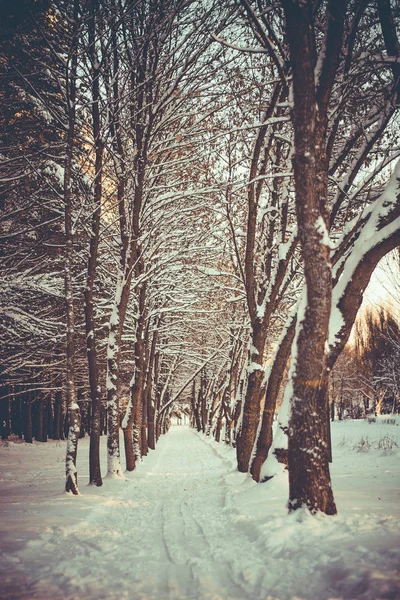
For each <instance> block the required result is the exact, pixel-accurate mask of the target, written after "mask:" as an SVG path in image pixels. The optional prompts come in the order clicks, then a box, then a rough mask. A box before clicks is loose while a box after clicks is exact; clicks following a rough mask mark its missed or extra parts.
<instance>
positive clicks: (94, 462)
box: [85, 0, 104, 486]
mask: <svg viewBox="0 0 400 600" xmlns="http://www.w3.org/2000/svg"><path fill="white" fill-rule="evenodd" d="M90 13H91V14H90V19H89V56H90V62H91V84H92V104H91V106H92V129H93V138H94V145H95V172H94V194H93V205H94V210H93V211H92V231H91V236H90V248H89V260H88V268H87V276H86V287H85V326H86V350H87V359H88V370H89V385H90V400H91V427H90V446H89V484H92V485H96V486H101V485H102V484H103V481H102V478H101V469H100V407H101V399H100V387H99V381H98V367H97V349H96V337H95V335H96V334H95V330H96V327H95V318H94V306H93V295H94V281H95V276H96V269H97V255H98V247H99V238H100V215H101V197H102V186H103V152H104V143H103V140H102V139H101V129H100V107H99V100H100V85H99V76H100V62H99V61H98V59H97V54H96V45H95V44H96V2H95V1H94V0H92V1H91V3H90Z"/></svg>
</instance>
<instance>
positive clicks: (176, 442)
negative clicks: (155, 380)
mask: <svg viewBox="0 0 400 600" xmlns="http://www.w3.org/2000/svg"><path fill="white" fill-rule="evenodd" d="M397 423H399V421H397ZM397 423H395V424H390V423H389V424H384V423H382V421H379V420H378V422H377V423H372V424H368V423H366V422H364V421H358V422H357V421H345V422H341V423H338V422H337V423H334V424H333V432H332V434H333V446H334V463H333V466H332V477H333V485H334V492H335V499H336V502H337V506H338V510H339V515H338V516H337V517H324V516H317V517H311V516H310V515H308V514H306V513H305V512H304V513H302V512H299V511H297V513H295V514H292V515H290V516H289V515H287V511H286V508H285V502H286V498H287V481H286V479H285V477H280V478H275V479H273V480H271V481H269V482H267V483H263V484H259V485H256V484H255V483H254V482H252V481H251V480H250V479H249V478H248V477H247V476H245V475H243V474H240V473H238V472H237V471H236V470H235V462H234V451H233V450H232V449H231V448H227V447H226V446H224V445H217V444H216V443H215V442H213V441H211V440H209V439H207V438H205V437H204V436H202V435H199V434H196V433H195V432H193V431H191V430H189V429H188V428H187V427H183V426H175V427H172V428H171V431H170V432H169V433H168V435H167V436H165V437H164V438H163V439H161V440H160V442H159V444H158V446H157V450H156V451H155V452H151V454H150V455H149V456H148V457H146V459H145V460H144V461H143V463H142V464H141V465H140V466H139V469H138V471H137V472H135V473H133V474H130V475H129V479H128V480H127V481H125V482H124V481H115V480H107V479H106V480H105V482H104V486H103V487H102V488H92V487H87V486H86V485H85V483H86V481H87V472H88V467H87V462H88V439H85V440H80V442H79V450H78V453H79V460H78V468H79V478H80V486H81V493H82V496H80V497H73V496H69V495H66V494H64V493H62V490H63V484H64V477H63V471H64V464H63V463H64V454H65V444H64V443H60V442H48V443H47V444H40V443H34V444H33V445H25V444H23V443H3V444H2V445H1V446H0V486H1V487H0V492H1V494H0V502H1V506H0V510H1V512H0V515H1V520H0V549H1V564H0V598H2V599H7V600H12V599H18V600H23V599H25V600H27V599H32V600H58V599H61V598H63V599H65V600H72V599H78V598H79V599H80V600H92V599H93V600H97V599H99V600H100V599H107V600H122V599H124V598H126V599H132V600H135V599H139V598H140V599H143V600H147V599H148V600H150V599H157V600H162V599H167V598H168V599H171V600H179V599H193V600H194V599H196V600H197V599H207V600H222V599H226V600H228V599H231V598H241V599H245V598H249V599H260V600H261V599H263V600H266V599H268V600H275V599H279V600H285V599H286V600H288V599H292V600H295V599H296V600H300V599H307V600H327V599H331V600H338V599H353V598H354V599H355V598H358V599H363V600H378V599H396V598H400V574H399V571H398V566H399V565H400V536H399V534H400V528H399V524H400V477H399V475H400V465H399V454H400V452H399V445H400V442H399V438H400V425H398V424H397ZM102 446H103V448H102V450H103V452H105V440H102ZM104 464H105V463H104Z"/></svg>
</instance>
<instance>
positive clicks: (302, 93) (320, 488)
mask: <svg viewBox="0 0 400 600" xmlns="http://www.w3.org/2000/svg"><path fill="white" fill-rule="evenodd" d="M346 4H347V3H346V0H330V1H329V2H328V7H327V25H326V26H327V39H326V55H325V57H324V60H323V64H322V66H321V70H320V74H319V80H318V81H317V85H316V75H315V56H316V47H315V38H314V29H313V18H314V16H313V6H312V4H311V3H307V4H295V3H293V2H292V0H283V7H284V11H285V17H286V30H287V35H288V41H289V48H290V56H291V63H292V72H293V90H294V108H293V125H294V140H295V155H294V161H293V165H294V179H295V191H296V214H297V224H298V233H299V237H300V243H301V250H302V256H303V265H304V279H305V290H304V292H303V294H304V295H303V303H302V307H301V308H300V309H299V315H298V319H297V330H296V354H295V356H294V357H292V361H293V365H292V370H291V372H292V386H293V391H292V394H291V412H290V420H289V431H288V435H289V439H288V463H289V508H290V510H296V509H298V508H301V507H303V506H305V507H307V508H308V509H309V510H310V511H311V512H316V511H321V512H325V513H326V514H335V513H336V506H335V502H334V499H333V493H332V487H331V479H330V474H329V463H328V455H327V451H326V443H327V440H326V433H327V428H326V420H327V416H328V411H327V406H326V401H327V395H326V393H325V391H326V388H327V385H328V378H327V376H326V371H325V367H326V348H327V340H328V334H329V318H330V313H331V301H332V272H331V263H330V247H329V236H328V232H327V216H328V215H327V176H328V169H327V164H326V155H325V149H326V120H327V105H328V101H329V97H330V92H331V89H332V85H333V79H334V76H335V74H336V69H337V65H338V61H339V55H340V49H341V45H342V32H343V23H344V16H345V12H346Z"/></svg>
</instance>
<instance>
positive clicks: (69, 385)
mask: <svg viewBox="0 0 400 600" xmlns="http://www.w3.org/2000/svg"><path fill="white" fill-rule="evenodd" d="M78 10H79V3H78V0H74V14H73V25H72V27H73V31H72V47H71V54H72V58H71V66H70V69H69V72H68V86H67V96H68V97H67V106H68V132H67V140H66V149H65V166H64V205H65V260H64V262H65V269H64V281H65V300H66V313H67V327H66V338H67V343H66V382H65V392H66V400H67V406H68V414H69V419H68V422H69V428H68V439H67V455H66V461H65V471H66V484H65V491H66V492H72V494H74V495H78V494H79V489H78V478H77V469H76V455H77V449H78V437H79V429H80V415H79V406H78V404H77V403H76V391H75V358H74V357H75V314H74V286H73V273H72V268H73V260H74V246H73V235H74V234H73V226H72V213H73V202H72V166H73V151H74V145H75V125H76V122H75V121H76V73H77V65H78V49H77V43H78V35H79V33H78V32H79V22H78V14H79V13H78ZM78 423H79V427H78V426H77V424H78Z"/></svg>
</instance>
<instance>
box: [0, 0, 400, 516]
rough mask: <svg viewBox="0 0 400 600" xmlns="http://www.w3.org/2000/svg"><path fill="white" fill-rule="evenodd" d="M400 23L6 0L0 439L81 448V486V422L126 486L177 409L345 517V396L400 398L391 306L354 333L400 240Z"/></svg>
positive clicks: (338, 4) (317, 506)
mask: <svg viewBox="0 0 400 600" xmlns="http://www.w3.org/2000/svg"><path fill="white" fill-rule="evenodd" d="M398 13H399V8H396V7H394V6H392V5H391V3H390V1H389V0H375V1H371V2H370V1H368V0H352V1H346V0H336V1H335V0H331V1H329V0H328V1H323V2H317V1H309V2H303V3H301V2H297V1H294V0H293V1H292V0H282V1H281V2H269V1H267V0H266V1H261V0H260V1H254V2H251V1H249V0H240V1H233V2H226V3H221V2H205V1H204V0H203V1H200V0H158V1H154V2H152V1H149V0H147V1H144V2H142V1H136V2H135V0H129V1H128V0H127V1H123V0H100V1H95V0H73V1H65V2H63V1H51V0H47V1H45V0H37V1H31V2H23V1H22V0H19V1H17V2H14V3H13V4H12V6H11V5H10V3H8V2H3V3H2V5H1V15H0V17H1V26H0V28H1V29H0V38H1V46H0V64H1V77H0V98H1V105H2V109H1V150H0V152H1V171H0V185H1V241H2V244H1V257H0V260H1V277H2V286H1V291H0V302H1V308H2V310H1V312H2V316H1V326H2V366H1V373H0V376H1V394H0V398H1V401H0V406H1V419H0V420H1V423H2V428H3V429H2V435H3V437H6V436H7V435H8V434H9V433H10V429H12V432H13V433H16V434H18V435H23V436H24V438H25V440H26V441H31V440H32V437H33V436H34V437H35V438H36V439H37V440H45V439H46V437H47V436H48V435H50V436H51V437H54V438H55V439H62V438H64V436H67V437H68V443H67V490H70V491H72V492H74V493H77V492H78V486H77V476H76V475H77V474H76V467H75V464H76V452H77V445H78V438H79V435H84V434H85V433H88V434H90V438H91V439H90V481H91V482H92V483H94V484H96V485H101V481H102V479H101V469H100V459H99V436H100V434H101V433H107V443H108V465H107V471H108V474H109V475H110V476H113V477H119V476H121V468H120V462H119V458H120V446H119V430H120V427H122V429H123V433H124V451H125V455H126V465H127V469H128V470H134V468H135V464H136V461H138V460H140V458H141V456H143V455H145V454H146V453H147V452H148V450H149V448H150V449H153V448H154V447H155V444H156V441H157V439H158V438H159V436H160V434H161V433H163V432H165V431H166V430H167V429H168V424H169V419H170V416H171V414H173V413H174V412H175V413H177V412H179V410H182V406H183V409H184V410H187V411H188V412H190V414H191V417H192V421H193V423H192V424H193V426H195V427H196V428H197V429H198V430H202V431H204V432H205V433H207V434H208V435H211V434H213V435H214V436H215V439H217V440H218V441H221V442H222V441H224V442H226V443H228V444H233V445H234V446H235V447H236V454H237V463H238V469H239V470H240V471H243V472H247V471H248V470H250V472H251V474H252V476H253V478H254V479H255V480H256V481H258V480H260V478H262V479H266V478H268V477H271V476H272V475H274V474H275V473H276V472H277V470H279V469H280V468H284V467H285V466H287V467H288V469H289V476H290V498H291V500H290V507H291V509H293V510H294V509H296V508H298V507H299V506H302V505H304V504H305V505H306V506H307V507H308V508H309V509H310V510H311V511H312V512H315V511H323V512H327V513H328V514H333V513H334V512H335V510H336V508H335V504H334V499H333V494H332V490H331V487H330V477H329V460H330V446H329V418H330V415H331V413H332V411H333V410H335V408H333V409H332V406H336V415H337V416H338V418H342V417H343V416H344V415H345V411H347V414H348V415H349V416H353V417H358V416H362V415H364V414H366V413H368V412H371V411H372V412H374V411H376V410H378V412H379V410H381V409H382V407H383V408H384V409H385V407H384V404H385V402H386V404H389V403H390V402H391V403H392V405H391V408H390V410H394V411H397V404H396V403H397V401H398V395H399V371H398V369H399V361H398V360H397V359H396V356H397V357H398V355H399V324H398V321H397V320H396V317H395V314H394V313H393V314H390V313H388V312H386V313H384V312H381V313H380V314H379V315H378V317H372V316H371V317H368V318H367V319H366V323H367V328H366V331H367V332H368V334H367V335H363V336H361V335H357V338H356V344H355V346H354V347H352V348H350V347H349V346H347V348H345V347H346V343H347V341H348V338H349V335H350V332H351V330H352V327H353V325H354V322H355V320H356V316H357V312H358V309H359V307H360V305H361V302H362V295H363V292H364V290H365V288H366V286H367V284H368V281H369V279H370V277H371V274H372V272H373V271H374V269H375V267H376V265H377V264H378V262H379V261H380V260H381V258H382V257H383V256H385V255H386V254H387V253H389V252H390V251H391V250H393V249H395V248H396V247H397V246H399V244H400V233H399V231H400V203H399V181H400V165H399V163H398V159H399V156H400V145H399V128H398V120H396V117H398V107H399V75H400V66H399V56H400V50H399V49H400V46H399V41H398V36H397V33H396V28H395V23H396V22H398V20H399V16H400V15H399V14H398ZM289 362H290V369H289V371H288V365H289ZM331 371H332V376H331V377H329V373H330V372H331ZM354 390H356V391H357V397H356V395H355V394H354ZM329 392H330V393H329ZM329 395H330V396H331V398H332V399H334V403H332V402H331V406H329ZM357 398H358V399H357ZM282 399H283V402H282V407H281V411H280V415H279V427H278V433H277V435H276V436H275V438H274V439H272V422H273V416H274V414H275V412H276V408H277V402H278V401H279V403H280V402H281V401H282ZM185 407H187V408H185ZM385 410H386V409H385ZM267 457H268V460H266V459H267Z"/></svg>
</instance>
